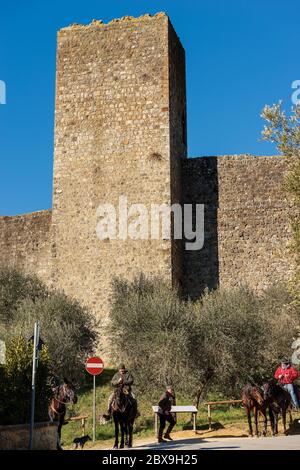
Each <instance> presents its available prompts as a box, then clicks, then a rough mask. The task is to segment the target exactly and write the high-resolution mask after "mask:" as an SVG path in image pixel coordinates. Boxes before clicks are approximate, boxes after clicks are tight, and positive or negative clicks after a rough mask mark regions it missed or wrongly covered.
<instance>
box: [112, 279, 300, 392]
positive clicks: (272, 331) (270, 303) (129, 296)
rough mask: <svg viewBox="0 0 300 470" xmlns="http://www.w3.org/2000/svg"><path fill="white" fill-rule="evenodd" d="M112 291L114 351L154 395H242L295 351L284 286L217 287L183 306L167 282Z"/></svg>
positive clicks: (123, 285)
mask: <svg viewBox="0 0 300 470" xmlns="http://www.w3.org/2000/svg"><path fill="white" fill-rule="evenodd" d="M113 287H114V289H113V297H112V306H111V314H110V326H109V331H108V336H109V338H110V342H111V347H112V349H113V352H114V355H115V357H116V358H117V360H118V361H120V360H121V361H122V362H123V361H124V362H125V363H126V365H127V366H128V367H129V368H131V369H132V371H133V373H134V375H135V377H136V381H137V386H138V389H139V390H140V391H141V392H143V393H146V394H148V395H151V394H152V391H155V392H156V393H157V388H159V389H162V388H163V387H165V385H166V384H167V383H168V382H171V383H173V384H174V385H175V387H176V390H177V391H179V392H180V393H184V394H185V395H186V396H188V395H190V396H191V395H193V396H197V399H199V398H200V396H201V395H202V396H203V394H205V393H208V392H209V391H210V390H214V391H216V392H220V393H222V394H223V395H225V396H239V394H240V390H241V388H242V386H243V385H244V384H245V383H246V382H247V381H249V380H253V381H258V382H261V381H262V380H263V379H264V378H265V377H270V376H272V373H273V371H274V368H275V366H276V364H277V363H278V361H279V360H280V358H281V357H282V356H283V355H289V354H290V353H291V344H292V341H293V334H295V333H296V326H297V322H296V313H295V311H294V310H293V307H292V306H291V305H290V303H291V298H290V294H289V292H288V291H287V289H286V288H285V287H284V286H277V287H273V288H271V289H269V290H267V291H265V292H264V293H262V294H260V295H258V294H255V293H254V292H253V291H251V290H250V289H248V288H246V287H238V288H235V289H232V290H224V289H218V290H215V291H213V292H208V291H207V292H205V294H204V295H203V297H202V298H201V299H200V300H198V301H196V302H192V301H183V300H181V299H180V298H179V297H178V295H177V293H176V291H174V290H172V289H171V288H169V287H168V286H167V285H166V284H165V283H164V282H163V281H162V280H161V279H154V280H151V281H150V280H147V279H145V278H144V277H140V278H137V279H135V280H134V281H133V282H127V281H123V280H115V281H114V286H113Z"/></svg>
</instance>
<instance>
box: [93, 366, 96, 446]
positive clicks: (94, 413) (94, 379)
mask: <svg viewBox="0 0 300 470" xmlns="http://www.w3.org/2000/svg"><path fill="white" fill-rule="evenodd" d="M93 385H94V390H93V442H95V440H96V376H95V375H93Z"/></svg>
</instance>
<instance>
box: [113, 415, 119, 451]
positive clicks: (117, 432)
mask: <svg viewBox="0 0 300 470" xmlns="http://www.w3.org/2000/svg"><path fill="white" fill-rule="evenodd" d="M114 423H115V445H114V449H118V446H119V423H118V420H117V418H114Z"/></svg>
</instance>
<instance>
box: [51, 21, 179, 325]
mask: <svg viewBox="0 0 300 470" xmlns="http://www.w3.org/2000/svg"><path fill="white" fill-rule="evenodd" d="M186 152H187V149H186V92H185V53H184V49H183V48H182V46H181V44H180V41H179V39H178V37H177V35H176V33H175V31H174V29H173V27H172V25H171V23H170V21H169V19H168V17H167V16H166V15H165V14H163V13H159V14H157V15H155V16H153V17H151V16H150V15H145V16H143V17H140V18H131V17H125V18H122V19H120V20H114V21H112V22H110V23H109V24H103V23H102V22H100V21H93V22H92V23H91V24H90V25H88V26H82V25H72V26H70V27H68V28H63V29H62V30H60V31H59V32H58V41H57V72H56V111H55V154H54V186H53V213H52V257H53V273H52V276H53V281H54V284H55V285H57V286H59V287H60V288H62V289H64V290H65V292H66V293H67V294H68V295H71V296H72V297H76V298H77V299H78V300H80V301H82V302H83V303H84V304H87V305H88V306H89V307H91V308H92V309H93V311H95V312H96V313H97V314H98V315H101V316H103V315H104V316H105V314H106V312H107V307H108V298H109V292H110V283H111V279H112V277H114V276H122V277H125V278H129V279H130V278H132V277H134V276H135V275H136V274H139V273H140V272H142V271H143V272H144V273H145V274H146V275H147V274H148V275H159V276H162V277H163V278H164V279H166V280H169V281H170V282H173V283H179V284H180V283H181V276H182V251H181V245H180V243H177V242H174V241H173V240H150V239H149V240H140V239H137V240H132V239H127V240H118V239H109V238H107V239H105V240H99V238H98V237H97V234H96V226H97V215H96V210H97V207H98V206H99V205H100V204H107V203H110V204H113V205H114V206H115V207H118V204H119V197H120V196H125V197H126V198H127V200H128V205H131V204H134V203H142V204H145V205H146V206H147V207H149V206H150V202H151V203H154V204H155V203H157V204H162V203H167V204H170V203H174V202H181V159H182V158H185V157H186ZM154 260H155V262H154Z"/></svg>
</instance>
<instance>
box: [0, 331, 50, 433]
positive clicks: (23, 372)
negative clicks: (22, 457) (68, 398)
mask: <svg viewBox="0 0 300 470" xmlns="http://www.w3.org/2000/svg"><path fill="white" fill-rule="evenodd" d="M32 355H33V344H32V341H30V342H28V341H26V340H25V339H24V338H23V337H21V336H17V337H14V338H11V339H10V340H9V341H7V344H6V363H5V365H3V366H2V367H1V371H0V375H1V388H0V423H1V424H23V423H28V422H29V420H30V403H31V377H32ZM49 364H50V358H49V354H48V350H47V347H46V346H43V347H42V350H41V351H40V354H39V362H38V369H37V374H36V399H35V421H48V403H49V399H50V393H51V389H50V386H49V381H48V378H49Z"/></svg>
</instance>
